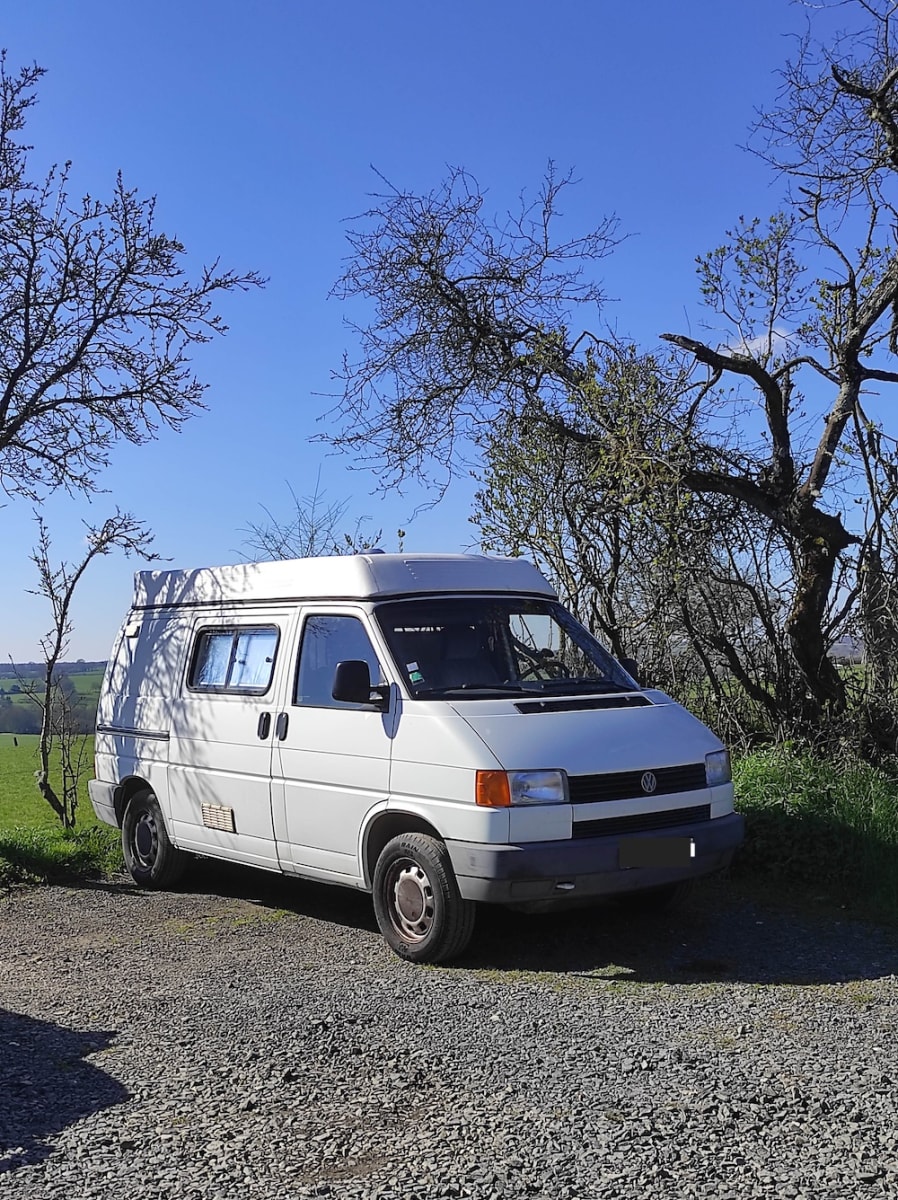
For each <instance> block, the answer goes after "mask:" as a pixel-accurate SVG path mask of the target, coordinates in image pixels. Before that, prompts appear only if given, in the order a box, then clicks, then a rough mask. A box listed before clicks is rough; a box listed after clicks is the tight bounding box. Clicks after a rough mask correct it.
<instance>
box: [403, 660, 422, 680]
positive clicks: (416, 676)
mask: <svg viewBox="0 0 898 1200" xmlns="http://www.w3.org/2000/svg"><path fill="white" fill-rule="evenodd" d="M405 669H406V671H408V677H409V679H410V680H411V681H412V683H422V682H423V680H424V676H423V675H422V674H421V672H420V671H419V670H418V664H417V663H416V662H410V663H406V664H405Z"/></svg>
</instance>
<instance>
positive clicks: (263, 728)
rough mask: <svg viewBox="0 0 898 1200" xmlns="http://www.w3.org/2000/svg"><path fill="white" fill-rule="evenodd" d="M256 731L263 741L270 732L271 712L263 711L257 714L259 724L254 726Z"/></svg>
mask: <svg viewBox="0 0 898 1200" xmlns="http://www.w3.org/2000/svg"><path fill="white" fill-rule="evenodd" d="M256 733H257V734H258V735H259V737H260V738H261V739H262V741H263V742H264V741H265V739H266V738H267V737H268V735H269V733H271V713H269V712H264V713H260V714H259V724H258V725H257V726H256Z"/></svg>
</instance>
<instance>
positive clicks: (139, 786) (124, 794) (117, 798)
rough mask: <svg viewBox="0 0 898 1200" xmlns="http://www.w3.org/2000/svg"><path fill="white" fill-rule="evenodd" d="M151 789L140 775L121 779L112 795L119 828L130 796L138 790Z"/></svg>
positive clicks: (134, 794)
mask: <svg viewBox="0 0 898 1200" xmlns="http://www.w3.org/2000/svg"><path fill="white" fill-rule="evenodd" d="M152 790H153V789H152V786H151V785H150V784H149V783H148V782H147V780H146V779H143V778H142V777H141V776H140V775H128V776H126V778H124V779H123V780H122V781H121V783H120V784H119V785H118V787H117V788H116V789H115V792H114V793H113V797H112V801H113V804H114V805H115V819H116V820H117V821H118V827H119V829H121V827H122V821H123V820H124V817H125V809H126V808H127V807H128V801H129V800H130V799H131V797H132V796H136V795H137V793H138V792H143V791H152Z"/></svg>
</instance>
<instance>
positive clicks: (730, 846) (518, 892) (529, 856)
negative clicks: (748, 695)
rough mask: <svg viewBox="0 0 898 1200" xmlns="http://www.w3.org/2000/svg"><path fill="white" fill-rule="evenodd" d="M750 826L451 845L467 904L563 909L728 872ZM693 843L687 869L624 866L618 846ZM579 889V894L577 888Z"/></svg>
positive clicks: (721, 824) (732, 823) (720, 821)
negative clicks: (647, 840)
mask: <svg viewBox="0 0 898 1200" xmlns="http://www.w3.org/2000/svg"><path fill="white" fill-rule="evenodd" d="M744 830H745V823H744V821H743V818H742V817H741V816H740V814H739V813H729V814H728V815H727V816H725V817H716V818H714V819H713V820H710V821H704V822H702V823H701V824H696V825H680V826H676V827H674V828H671V829H665V830H664V831H663V834H662V833H661V831H658V832H654V833H646V834H627V835H626V836H625V837H623V838H622V837H620V836H615V837H597V838H578V839H572V840H565V841H553V842H524V843H521V844H520V845H512V846H508V845H506V846H502V845H489V844H488V843H484V842H455V841H447V842H446V848H447V849H448V851H449V856H450V858H451V859H452V866H453V869H454V871H455V877H456V879H457V880H458V887H459V891H460V892H461V894H462V896H463V897H464V898H465V899H466V900H480V901H483V902H484V903H487V904H528V903H533V902H534V901H540V902H541V903H542V904H545V903H546V902H547V901H548V902H551V901H557V902H558V904H559V906H561V905H564V904H570V902H571V901H573V900H577V899H582V898H584V897H598V896H613V895H617V894H619V893H622V892H636V891H643V890H645V889H646V888H653V887H660V886H662V885H663V884H666V883H677V882H680V881H682V880H685V879H698V878H700V877H701V876H702V875H711V874H713V872H715V871H719V870H720V869H721V868H723V867H726V866H729V863H730V861H731V859H732V857H733V853H734V852H735V850H736V849H737V848H738V847H739V846H740V845H741V844H742V841H743V837H744ZM658 836H664V837H687V838H691V839H692V840H693V841H694V843H695V857H694V858H692V859H691V860H690V862H689V865H688V866H686V867H631V868H622V867H621V866H620V865H619V857H620V844H621V842H622V841H624V840H626V841H630V840H632V838H642V837H651V838H656V837H658ZM572 884H573V886H571V885H572Z"/></svg>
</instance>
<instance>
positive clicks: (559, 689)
mask: <svg viewBox="0 0 898 1200" xmlns="http://www.w3.org/2000/svg"><path fill="white" fill-rule="evenodd" d="M375 617H376V619H377V621H378V624H379V625H380V628H381V629H382V631H383V634H384V637H385V638H386V640H387V643H388V645H389V647H390V650H391V652H392V656H393V659H394V661H395V663H396V665H397V667H398V668H399V670H400V672H401V673H402V675H403V676H404V678H405V682H406V684H407V685H408V688H409V691H410V693H411V694H412V695H413V696H415V697H416V698H419V699H427V698H437V697H450V696H451V697H452V699H465V698H469V699H483V698H485V697H488V696H494V697H495V696H501V695H506V694H513V695H517V696H521V695H547V694H552V695H564V694H586V693H589V692H617V691H621V692H623V691H626V692H632V691H638V690H639V688H638V685H637V684H636V683H634V681H633V680H632V679H631V678H630V676H629V675H628V674H627V673H626V672H625V671H624V670H623V668H622V667H621V666H620V664H619V663H618V662H617V661H616V660H615V659H614V658H612V657H611V655H610V654H609V653H608V651H607V650H605V649H604V647H603V646H602V645H601V644H600V643H599V642H597V641H596V640H595V638H594V637H593V636H592V635H591V634H590V633H589V632H588V631H587V630H586V629H584V628H583V626H582V625H581V624H580V623H579V622H578V621H577V620H575V618H574V617H572V616H571V614H570V613H569V612H568V611H567V610H566V609H565V608H564V607H563V606H562V605H561V604H559V603H558V602H557V601H553V600H541V599H536V598H533V599H529V598H527V597H521V596H503V597H495V596H457V597H446V598H440V599H432V600H431V599H414V600H403V601H390V602H387V603H384V604H379V605H378V606H377V608H376V609H375Z"/></svg>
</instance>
